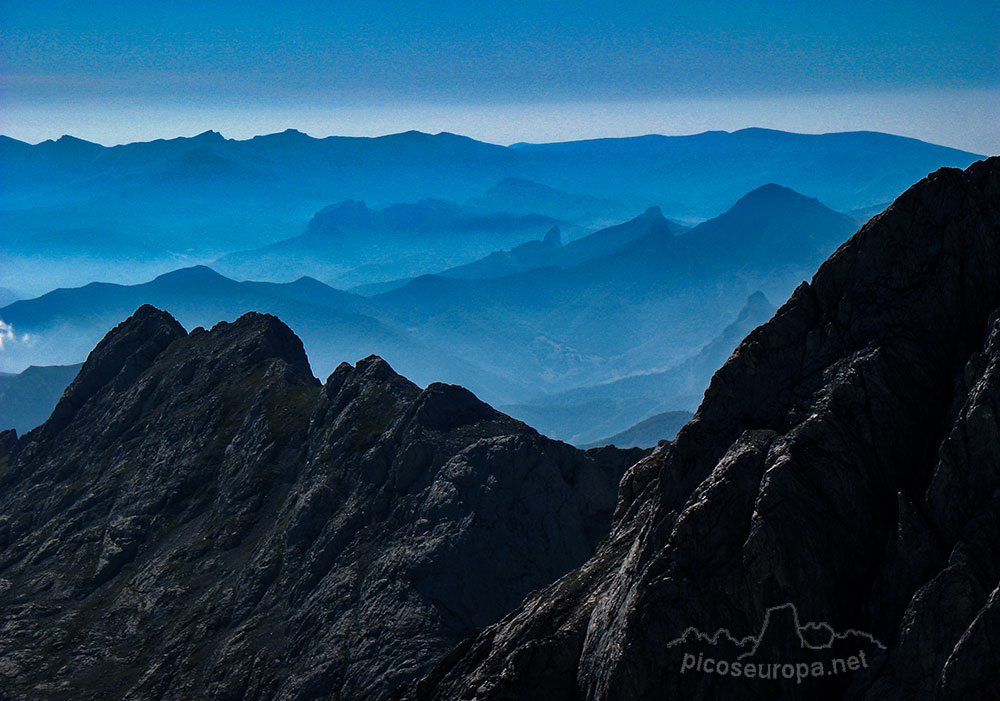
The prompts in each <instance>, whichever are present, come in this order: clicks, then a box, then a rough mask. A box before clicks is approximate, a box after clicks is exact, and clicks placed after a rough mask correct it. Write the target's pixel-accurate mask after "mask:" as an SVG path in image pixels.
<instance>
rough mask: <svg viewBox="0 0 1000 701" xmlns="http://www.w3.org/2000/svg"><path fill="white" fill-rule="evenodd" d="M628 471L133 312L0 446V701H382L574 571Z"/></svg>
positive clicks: (462, 401) (222, 326) (473, 412)
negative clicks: (318, 700) (45, 411)
mask: <svg viewBox="0 0 1000 701" xmlns="http://www.w3.org/2000/svg"><path fill="white" fill-rule="evenodd" d="M643 454H644V452H643V451H639V450H632V451H619V450H616V449H603V450H594V451H589V452H586V453H585V452H583V451H579V450H576V449H574V448H572V447H571V446H568V445H566V444H563V443H558V442H556V441H552V440H549V439H546V438H544V437H543V436H540V435H539V434H538V433H537V432H535V431H534V430H532V429H531V428H529V427H528V426H526V425H524V424H522V423H520V422H518V421H515V420H513V419H511V418H510V417H507V416H505V415H503V414H501V413H500V412H497V411H495V410H494V409H492V408H491V407H490V406H488V405H487V404H485V403H483V402H482V401H480V400H479V399H478V398H476V397H475V396H474V395H473V394H472V393H470V392H468V391H467V390H465V389H463V388H461V387H457V386H453V385H446V384H441V383H434V384H431V385H429V386H428V387H426V388H421V387H418V386H417V385H415V384H413V383H412V382H410V381H409V380H407V379H405V378H404V377H402V376H400V375H398V374H396V373H395V372H394V371H393V370H392V368H391V367H390V366H389V365H388V364H387V363H386V362H385V361H384V360H382V359H381V358H378V357H375V356H371V357H368V358H365V359H363V360H361V361H358V362H357V363H356V364H355V365H353V366H351V365H348V364H347V363H344V364H342V365H340V366H338V367H337V368H336V370H334V372H333V373H332V374H331V375H330V376H329V377H328V378H327V380H326V382H325V383H322V384H321V383H320V382H319V381H318V380H317V379H316V378H314V377H313V375H312V372H311V368H310V366H309V363H308V361H307V359H306V356H305V353H304V350H303V346H302V343H301V341H300V340H299V339H298V338H297V337H296V336H295V334H293V333H292V331H291V330H290V329H289V328H288V327H287V326H285V325H284V324H283V323H282V322H281V321H279V320H278V319H277V318H275V317H273V316H270V315H266V314H260V313H249V314H246V315H244V316H241V317H239V318H238V319H237V320H235V321H233V322H231V323H227V322H223V323H219V324H217V325H216V326H214V327H213V328H212V329H210V330H205V329H195V330H192V331H191V332H190V333H187V332H186V331H185V330H184V329H183V328H182V327H181V325H180V324H179V323H178V322H177V321H176V320H175V319H173V318H172V317H171V316H170V315H168V314H166V313H165V312H163V311H160V310H158V309H155V308H153V307H150V306H143V307H140V308H139V309H138V310H136V312H135V313H134V314H133V315H132V316H130V317H129V318H128V319H127V320H125V321H124V322H122V323H121V324H119V325H118V326H116V327H115V328H114V329H113V330H112V331H110V332H109V333H108V334H107V335H106V336H105V337H104V338H103V339H102V340H101V341H100V342H99V343H98V344H97V346H96V347H95V348H94V350H93V351H92V352H91V353H90V355H89V357H88V359H87V361H86V363H84V365H83V367H82V368H81V369H80V372H79V374H78V375H77V376H76V378H75V379H74V380H73V382H72V383H71V384H70V386H69V387H68V388H67V390H66V392H65V394H64V395H63V396H62V399H61V400H60V401H59V403H58V405H57V406H56V408H55V410H54V411H53V413H52V416H51V417H50V418H49V419H48V420H47V421H46V422H45V423H44V424H43V425H42V426H41V427H39V428H37V429H36V430H34V431H31V432H30V433H28V434H26V435H24V436H21V437H17V436H16V435H15V434H14V432H13V431H4V432H0V514H3V516H2V517H0V553H2V559H0V670H2V671H0V675H2V679H3V690H4V695H10V696H11V697H13V698H38V697H39V696H46V695H48V694H49V692H50V691H51V690H52V689H53V688H54V685H55V686H58V687H59V688H60V689H61V690H62V691H61V692H60V693H62V692H65V693H67V694H70V695H72V696H74V697H97V696H99V697H107V696H109V695H110V696H122V697H124V696H129V695H131V696H139V697H149V696H156V697H175V696H176V697H180V696H183V697H192V696H193V697H197V698H205V697H209V696H213V695H214V696H220V695H222V696H230V697H241V698H242V697H252V696H266V697H283V696H289V697H299V698H302V697H308V696H314V697H315V696H316V695H335V696H339V697H341V698H361V697H364V698H376V699H377V698H385V697H386V696H387V695H388V693H389V692H391V691H392V689H393V688H395V687H396V686H398V685H399V684H400V683H402V682H405V681H408V680H410V679H413V678H414V677H415V676H417V675H419V674H420V673H422V672H423V671H426V670H427V669H429V667H430V666H431V665H432V664H433V663H434V662H435V661H436V660H437V659H439V658H440V657H441V656H442V655H443V654H444V653H445V652H446V651H447V650H448V649H449V648H450V647H451V646H453V645H455V644H457V643H458V642H459V641H460V640H461V639H462V638H464V637H465V636H467V635H468V634H469V633H471V632H472V631H473V630H475V629H477V628H480V627H482V626H484V625H487V624H489V623H491V622H494V621H496V620H498V619H499V618H500V617H501V616H503V615H504V614H505V613H506V612H507V611H508V610H510V609H511V608H512V607H513V606H514V605H516V604H517V602H518V601H520V600H521V599H522V598H523V597H524V595H525V594H526V593H527V592H528V591H530V590H532V589H535V588H537V587H539V586H542V585H544V584H546V583H548V582H550V581H552V580H553V579H554V578H556V577H558V576H559V575H560V574H562V573H564V572H565V571H567V570H568V569H570V568H571V567H573V566H575V565H577V564H579V563H580V562H582V561H583V560H584V559H586V558H587V557H588V556H589V555H590V554H591V553H592V552H593V551H594V549H595V548H596V546H597V543H598V542H599V541H600V539H601V538H602V537H603V536H604V535H605V534H606V533H607V529H608V525H609V523H610V520H611V512H612V511H613V509H614V503H615V489H616V485H617V483H618V480H619V479H620V477H621V475H622V473H623V471H624V470H625V468H626V467H627V466H628V465H629V464H631V463H632V462H634V461H635V460H637V459H639V458H640V457H642V456H643ZM557 504H558V505H559V516H558V519H556V518H553V516H552V511H551V510H552V507H553V506H554V505H557ZM54 582H58V584H57V585H55V586H54ZM28 661H30V664H28Z"/></svg>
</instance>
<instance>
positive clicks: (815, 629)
mask: <svg viewBox="0 0 1000 701" xmlns="http://www.w3.org/2000/svg"><path fill="white" fill-rule="evenodd" d="M667 647H668V649H678V648H679V649H680V650H681V651H682V652H683V656H682V660H681V673H682V674H684V673H686V672H691V671H694V672H701V673H707V674H718V675H723V676H727V677H743V678H749V679H753V678H757V679H771V680H780V679H789V680H791V679H794V680H796V681H797V682H798V683H802V682H803V681H804V680H806V679H809V678H813V677H823V676H831V675H837V674H847V673H854V672H858V671H860V670H864V669H867V668H869V667H870V666H871V664H872V660H873V659H874V658H876V657H879V656H880V655H882V654H883V653H884V652H885V649H886V647H885V645H884V644H883V643H882V642H881V641H879V640H877V639H876V638H875V637H874V636H873V635H871V634H870V633H867V632H865V631H861V630H855V629H847V630H844V631H839V632H838V631H837V630H835V629H834V627H833V626H832V625H830V624H829V623H825V622H807V623H802V622H801V620H800V617H799V612H798V609H797V608H796V607H795V604H792V603H786V604H782V605H780V606H772V607H771V608H769V609H768V610H767V612H766V613H765V614H764V620H763V622H762V623H761V627H760V630H759V632H758V633H757V634H756V635H747V636H745V637H737V636H735V635H733V634H732V633H731V632H730V631H729V629H728V628H719V629H718V630H716V631H715V632H714V633H711V634H709V633H705V632H703V631H701V630H699V629H697V628H695V627H693V626H692V627H689V628H687V629H686V630H685V631H684V632H683V633H682V634H681V635H680V636H679V637H677V638H675V639H673V640H671V641H670V642H669V643H667Z"/></svg>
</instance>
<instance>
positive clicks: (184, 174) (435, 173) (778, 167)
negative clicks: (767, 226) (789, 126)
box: [0, 129, 975, 296]
mask: <svg viewBox="0 0 1000 701" xmlns="http://www.w3.org/2000/svg"><path fill="white" fill-rule="evenodd" d="M973 160H975V156H973V155H972V154H969V153H965V152H962V151H957V150H954V149H948V148H944V147H940V146H934V145H931V144H927V143H923V142H920V141H916V140H913V139H906V138H902V137H896V136H890V135H886V134H877V133H868V132H859V133H844V134H827V135H800V134H788V133H784V132H776V131H768V130H762V129H748V130H743V131H739V132H735V133H732V134H730V133H725V132H707V133H704V134H699V135H694V136H684V137H665V136H644V137H636V138H628V139H599V140H593V141H580V142H568V143H560V144H539V145H526V144H517V145H514V146H510V147H503V146H496V145H493V144H486V143H482V142H478V141H475V140H473V139H469V138H465V137H461V136H456V135H454V134H447V133H442V134H437V135H430V134H422V133H418V132H407V133H403V134H395V135H391V136H385V137H379V138H347V137H329V138H325V139H314V138H311V137H309V136H306V135H305V134H301V133H299V132H295V131H286V132H282V133H280V134H271V135H267V136H260V137H256V138H253V139H249V140H246V141H235V140H227V139H225V138H223V137H222V136H221V135H219V134H217V133H215V132H206V133H204V134H200V135H198V136H196V137H191V138H178V139H170V140H157V141H152V142H146V143H134V144H127V145H123V146H116V147H111V148H106V147H103V146H100V145H98V144H92V143H89V142H85V141H81V140H79V139H74V138H72V137H64V138H61V139H59V140H58V141H46V142H43V143H41V144H38V145H34V146H32V145H29V144H26V143H23V142H19V141H16V140H14V139H10V138H7V137H0V179H2V180H3V182H4V187H3V188H2V190H0V247H2V249H3V250H4V252H5V254H6V256H5V261H4V267H3V269H0V286H5V287H9V288H11V289H13V290H14V291H15V292H16V293H18V294H19V295H21V296H25V295H28V294H40V293H42V292H44V291H45V290H47V289H51V288H53V287H57V286H67V285H79V284H83V283H85V282H88V281H90V280H94V279H100V280H107V281H116V282H130V283H135V282H139V281H141V280H144V279H149V278H151V277H153V276H154V275H155V274H159V273H162V272H166V271H168V270H171V269H175V268H178V267H182V266H185V265H191V264H194V263H206V262H210V261H212V260H214V259H216V258H217V257H219V256H222V255H225V254H227V253H232V252H235V251H246V250H251V249H254V248H258V247H261V246H267V245H269V244H272V243H275V242H277V241H281V240H285V239H289V238H290V237H294V236H298V235H299V234H301V233H302V232H303V231H305V229H306V225H307V224H308V222H309V221H310V219H311V218H312V217H313V215H314V214H315V213H316V212H318V211H319V210H321V209H322V208H324V207H326V206H328V205H331V204H333V203H337V202H342V201H344V200H346V199H354V200H361V201H365V202H367V203H368V205H369V206H370V207H372V208H375V209H378V208H382V207H386V206H388V205H392V204H396V203H400V202H417V201H420V200H422V199H426V198H436V199H439V200H440V199H445V200H451V201H453V202H456V203H460V202H467V203H468V204H469V206H472V207H474V208H478V209H480V210H481V211H484V212H501V211H507V212H511V213H515V214H529V213H535V214H539V215H542V216H548V217H551V218H553V219H559V220H565V221H568V222H570V223H573V224H577V225H582V226H588V227H592V226H595V225H596V226H600V225H603V224H607V223H610V222H612V221H616V220H617V221H621V220H622V219H624V218H625V217H627V216H628V215H630V214H633V213H636V212H641V211H643V210H645V209H646V208H647V207H649V206H650V205H659V206H660V207H661V208H662V211H663V212H664V214H665V215H666V216H667V217H669V218H672V219H681V220H689V219H690V220H701V219H706V218H709V217H712V216H715V215H717V214H718V213H720V212H721V211H723V210H724V209H725V207H727V206H728V205H729V204H730V203H731V202H733V201H735V200H736V199H737V198H738V197H740V196H741V195H743V194H744V193H746V192H748V191H750V190H752V189H753V188H755V187H758V186H760V185H764V184H766V183H769V182H777V183H781V184H783V185H786V186H789V187H792V188H793V189H795V190H797V191H799V192H805V193H809V194H810V195H812V196H815V197H818V198H819V199H820V200H821V201H823V202H824V203H826V204H827V205H828V206H831V207H833V208H834V209H837V210H840V211H853V210H857V209H861V208H865V207H869V206H872V205H880V204H882V203H885V202H888V201H890V200H892V199H893V198H894V197H895V196H896V195H898V194H899V193H900V192H901V191H902V190H903V189H905V187H906V186H907V185H908V184H909V183H911V182H913V181H914V180H916V179H918V178H920V177H922V176H923V175H924V174H926V173H927V172H929V171H931V170H933V169H935V168H937V167H940V166H942V165H954V166H965V165H967V164H968V163H971V162H972V161H973ZM511 179H514V180H511ZM524 181H528V183H527V184H525V182H524ZM531 238H536V237H534V236H532V237H528V238H524V239H523V240H522V241H511V242H509V243H508V244H504V245H514V244H515V243H522V242H524V241H527V240H530V239H531ZM500 247H503V246H500ZM461 262H469V261H468V260H466V261H451V262H450V263H448V265H456V264H459V263H461ZM280 272H281V274H282V275H286V277H284V278H282V279H284V280H288V279H294V277H295V275H291V277H288V276H287V275H289V274H290V273H291V272H293V271H288V270H285V269H281V270H280ZM300 274H301V273H300ZM361 282H364V280H361Z"/></svg>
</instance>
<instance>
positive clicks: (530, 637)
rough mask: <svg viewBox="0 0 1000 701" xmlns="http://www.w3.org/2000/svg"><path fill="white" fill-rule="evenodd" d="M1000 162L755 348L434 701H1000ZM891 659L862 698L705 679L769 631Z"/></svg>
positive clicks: (781, 318)
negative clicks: (803, 629) (722, 643)
mask: <svg viewBox="0 0 1000 701" xmlns="http://www.w3.org/2000/svg"><path fill="white" fill-rule="evenodd" d="M998 412H1000V158H992V159H989V160H986V161H981V162H978V163H976V164H973V165H972V166H970V167H969V169H968V170H966V171H959V170H954V169H942V170H939V171H937V172H935V173H933V174H931V175H930V176H928V177H927V178H926V179H925V180H923V181H921V182H920V183H918V184H917V185H915V186H913V187H912V188H910V189H909V190H908V191H907V192H906V193H904V194H903V195H901V196H900V197H899V198H898V199H897V200H896V202H895V203H894V204H893V205H892V206H890V207H889V208H888V209H887V210H886V211H885V212H884V213H882V214H881V215H878V216H876V217H875V218H874V219H873V220H872V221H870V222H869V223H868V224H867V225H865V226H864V227H863V228H862V229H861V230H860V231H859V232H858V233H857V234H856V235H855V236H854V237H853V238H852V239H851V240H850V241H848V242H847V243H845V244H844V245H843V246H842V247H841V248H840V249H839V250H838V251H837V252H836V253H835V254H834V255H833V256H832V257H831V258H830V259H829V260H828V261H827V262H826V263H825V264H824V265H823V266H822V267H821V268H820V270H819V271H818V272H817V274H816V275H815V277H814V278H813V280H812V282H811V283H810V284H805V283H804V284H803V285H802V286H801V287H799V288H798V289H797V290H796V291H795V293H794V294H793V295H792V297H791V298H790V299H789V301H788V302H787V303H786V304H785V305H784V306H783V307H782V308H781V309H779V310H778V312H777V314H776V315H775V317H774V318H773V319H772V320H771V321H770V322H768V323H767V324H765V325H764V326H762V327H760V328H758V329H756V330H755V331H753V332H752V333H751V334H750V335H749V336H748V337H747V338H746V339H745V340H744V342H743V343H742V344H741V345H740V346H739V348H738V349H737V350H736V352H735V353H734V354H733V356H732V357H731V358H730V359H729V361H728V362H727V363H726V364H725V366H723V367H722V369H721V370H719V372H718V373H717V374H716V375H715V377H714V378H713V380H712V383H711V386H710V387H709V389H708V391H707V392H706V395H705V399H704V401H703V403H702V405H701V407H700V409H699V410H698V412H697V414H696V415H695V417H694V418H693V419H692V421H691V422H690V423H689V424H688V425H687V426H686V427H685V428H683V429H682V430H681V432H680V433H679V435H678V437H677V439H676V440H675V441H674V442H673V443H672V444H670V445H668V446H666V447H664V448H661V449H658V450H657V451H655V452H654V453H653V454H652V455H651V456H650V457H648V458H645V459H644V460H642V461H640V462H639V463H638V464H636V465H635V466H634V467H632V468H631V469H630V470H629V472H628V473H627V474H626V476H625V478H624V479H623V481H622V485H621V492H620V497H619V502H618V506H617V510H616V515H615V524H614V526H613V527H612V534H611V536H610V537H609V539H608V540H607V541H605V543H604V544H603V545H602V546H601V548H600V549H599V551H598V553H597V554H596V555H595V556H594V557H593V558H591V559H590V560H589V561H588V562H587V563H586V564H584V565H583V566H582V567H581V568H579V569H577V570H575V571H573V572H571V573H569V574H568V575H566V576H565V577H563V578H562V579H560V580H559V581H558V582H556V583H555V584H553V585H551V586H550V587H548V588H546V589H544V590H542V591H540V592H537V593H535V594H532V595H531V596H529V597H528V599H527V600H526V601H525V602H524V603H523V604H522V606H521V607H520V608H519V609H518V610H517V611H515V612H513V613H512V614H510V615H508V616H507V617H506V618H505V619H504V620H503V621H501V622H500V623H498V624H496V625H494V626H491V627H489V628H487V629H486V630H485V631H483V632H482V633H480V634H479V635H477V636H475V637H473V638H470V639H469V640H467V641H465V642H464V643H463V644H462V645H461V646H459V647H458V648H456V650H454V651H453V652H452V653H450V654H449V656H448V657H447V658H446V660H445V661H444V662H443V663H442V664H441V665H440V666H439V667H438V668H437V669H436V670H435V671H434V672H433V673H432V674H430V675H429V676H427V677H426V678H425V679H424V680H423V681H421V682H420V683H419V684H416V685H414V686H412V687H411V688H409V689H408V690H406V691H405V694H406V695H407V696H408V697H409V698H413V699H456V698H462V699H471V698H477V699H545V700H546V701H551V700H552V699H663V698H775V697H778V696H780V697H781V698H839V697H846V698H865V699H885V698H917V699H921V698H966V699H975V698H979V699H990V698H998V697H1000V673H998V668H997V665H996V661H997V660H998V659H1000V642H998V641H1000V588H998V583H1000V545H998V544H1000V425H998V419H997V416H998ZM785 603H793V604H795V606H796V607H797V610H798V613H799V616H800V618H801V620H803V621H823V622H827V623H828V624H829V625H831V626H832V627H833V629H834V630H841V631H843V630H852V629H853V630H861V631H866V632H868V633H870V634H872V635H873V636H874V637H875V638H876V639H877V640H879V641H882V642H884V643H885V645H886V646H887V648H888V649H887V651H886V652H884V653H880V654H877V655H874V656H873V657H871V659H869V662H870V665H869V666H868V667H866V668H861V669H859V670H857V671H855V672H853V673H851V674H845V675H841V676H838V677H826V678H823V679H819V680H807V681H806V682H805V683H803V684H797V683H796V682H795V681H794V680H793V681H791V682H782V681H778V682H774V681H762V680H760V679H754V680H752V681H751V680H746V679H740V678H732V677H722V676H718V675H713V674H696V673H687V674H682V673H681V672H680V667H681V663H682V659H681V651H680V650H679V649H676V650H675V649H674V648H668V646H667V643H668V641H671V640H675V639H677V638H678V637H680V636H681V635H682V634H683V633H684V631H685V630H686V629H687V628H688V627H691V626H693V627H696V628H698V629H700V630H703V631H716V630H718V629H719V628H723V627H725V628H727V629H729V630H730V631H733V632H734V634H736V635H748V634H754V633H756V631H758V630H760V627H761V622H762V620H763V618H764V615H765V612H766V611H767V610H768V608H770V607H773V606H780V605H782V604H785Z"/></svg>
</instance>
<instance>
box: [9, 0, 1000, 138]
mask: <svg viewBox="0 0 1000 701" xmlns="http://www.w3.org/2000/svg"><path fill="white" fill-rule="evenodd" d="M998 69H1000V6H998V5H997V3H996V2H995V0H991V1H990V2H983V1H979V0H973V1H971V2H963V3H957V4H954V5H949V4H947V3H940V2H898V1H890V2H881V3H872V2H870V0H869V1H868V2H855V1H854V0H848V1H843V0H842V1H841V2H837V3H802V2H799V3H792V2H774V1H772V2H755V3H748V2H741V3H728V2H726V3H724V2H713V1H711V0H702V1H701V2H634V1H625V2H615V3H611V2H600V3H597V2H587V1H584V0H577V1H575V2H564V1H561V0H560V1H558V2H535V3H533V4H529V3H525V2H523V1H518V2H512V1H509V0H504V1H498V0H480V1H477V2H431V1H427V2H420V3H416V2H384V1H381V0H370V1H368V2H322V3H321V2H298V3H273V2H272V3H254V2H211V1H209V0H202V1H201V2H191V1H189V0H175V1H174V2H171V3H163V2H149V1H148V0H131V1H130V2H102V1H100V0H95V1H94V2H89V3H80V2H72V3H70V2H60V1H58V0H54V1H49V2H45V3H39V2H37V1H35V2H22V1H21V0H5V1H4V2H3V3H2V4H0V72H2V84H0V91H2V92H0V97H2V102H3V113H2V116H0V120H2V121H0V131H3V133H7V134H10V135H12V136H17V137H19V138H26V139H28V140H33V141H37V140H39V139H43V138H48V137H51V136H59V135H60V134H62V133H74V134H77V135H79V136H83V137H85V138H93V139H94V140H97V141H102V142H105V143H116V142H120V141H128V140H134V139H137V138H154V137H159V136H170V135H175V134H181V133H191V132H195V131H199V130H203V129H206V128H215V129H217V130H219V131H222V132H223V133H224V134H226V135H229V136H236V137H244V136H249V135H251V133H258V131H273V130H276V129H281V128H285V127H290V126H291V127H298V128H302V129H303V130H305V131H309V132H310V133H314V134H316V135H325V134H329V133H380V130H381V131H382V132H384V131H394V130H401V129H407V128H417V129H424V130H428V131H436V130H440V129H448V130H451V131H462V132H464V133H469V134H470V135H472V136H477V137H478V138H484V139H487V140H491V141H497V142H501V143H502V142H509V141H517V140H542V139H559V138H578V137H581V136H593V135H597V134H598V133H600V134H605V133H606V134H608V135H620V134H624V133H646V132H654V131H659V132H664V133H679V132H682V131H699V130H701V129H703V128H704V129H707V128H739V127H740V126H749V125H750V124H751V122H750V121H748V120H755V121H753V122H752V123H753V124H755V125H760V126H773V127H777V128H792V129H796V130H799V131H832V130H839V129H854V128H871V129H881V130H887V131H896V132H897V133H908V134H909V135H913V136H918V137H920V138H925V139H928V140H931V141H938V142H940V143H946V144H948V145H955V146H961V147H965V148H970V149H973V150H980V151H985V150H990V151H991V152H997V151H1000V134H998V133H997V131H998V130H997V128H996V121H997V120H996V118H995V115H996V114H997V111H996V110H997V108H998V107H1000V100H998V95H1000V78H998V74H1000V70H998ZM934 110H937V111H938V112H939V114H934V113H933V111H934Z"/></svg>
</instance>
